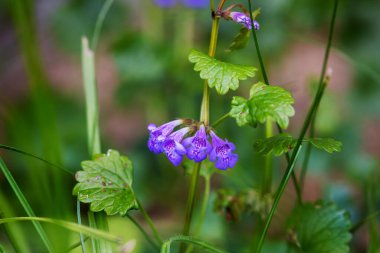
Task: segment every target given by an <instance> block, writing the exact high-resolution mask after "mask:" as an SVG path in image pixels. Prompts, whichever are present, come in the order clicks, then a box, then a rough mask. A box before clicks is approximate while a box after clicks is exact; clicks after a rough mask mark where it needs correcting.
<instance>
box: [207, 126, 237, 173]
mask: <svg viewBox="0 0 380 253" xmlns="http://www.w3.org/2000/svg"><path fill="white" fill-rule="evenodd" d="M210 134H211V141H212V146H213V149H212V151H211V153H210V161H212V162H215V167H216V168H218V169H220V170H226V169H228V168H232V167H234V166H235V164H236V162H237V160H238V155H237V154H233V153H232V151H234V150H235V145H234V144H233V143H231V142H228V141H227V140H225V141H223V140H222V139H220V138H219V137H218V136H217V135H216V134H215V133H214V132H213V131H210Z"/></svg>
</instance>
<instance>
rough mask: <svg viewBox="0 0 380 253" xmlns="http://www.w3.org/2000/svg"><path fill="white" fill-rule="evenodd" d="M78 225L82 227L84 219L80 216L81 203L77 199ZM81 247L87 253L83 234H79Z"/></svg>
mask: <svg viewBox="0 0 380 253" xmlns="http://www.w3.org/2000/svg"><path fill="white" fill-rule="evenodd" d="M77 223H78V224H79V225H82V217H81V214H80V201H79V199H77ZM79 238H80V245H81V246H82V252H83V253H86V244H85V243H84V237H83V234H82V233H79Z"/></svg>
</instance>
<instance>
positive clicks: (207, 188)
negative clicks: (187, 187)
mask: <svg viewBox="0 0 380 253" xmlns="http://www.w3.org/2000/svg"><path fill="white" fill-rule="evenodd" d="M210 181H211V176H208V177H205V192H204V195H203V201H202V206H201V211H200V214H199V219H198V223H197V226H196V228H195V232H194V236H198V235H199V233H200V232H201V228H202V225H203V221H204V219H205V216H206V210H207V204H208V200H209V197H210ZM192 250H193V246H192V245H190V246H189V247H188V248H187V250H186V253H190V252H191V251H192Z"/></svg>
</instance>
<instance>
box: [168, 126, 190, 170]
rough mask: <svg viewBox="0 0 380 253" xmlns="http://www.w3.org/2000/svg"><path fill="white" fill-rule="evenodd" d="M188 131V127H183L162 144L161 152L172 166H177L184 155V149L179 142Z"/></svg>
mask: <svg viewBox="0 0 380 253" xmlns="http://www.w3.org/2000/svg"><path fill="white" fill-rule="evenodd" d="M189 131H190V128H189V127H184V128H182V129H180V130H178V131H176V132H174V133H172V134H171V135H169V136H168V137H167V138H166V139H165V141H164V142H163V144H162V149H163V151H164V152H165V154H166V156H167V157H168V159H169V161H170V162H171V163H172V164H174V166H178V165H179V164H180V163H181V162H182V158H183V156H184V155H185V154H186V149H185V147H184V146H183V145H182V144H181V141H182V139H183V137H184V136H185V135H186V134H187V133H188V132H189Z"/></svg>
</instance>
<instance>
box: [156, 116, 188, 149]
mask: <svg viewBox="0 0 380 253" xmlns="http://www.w3.org/2000/svg"><path fill="white" fill-rule="evenodd" d="M182 123H183V120H182V119H177V120H173V121H170V122H168V123H166V124H163V125H162V126H159V127H157V126H156V125H155V124H149V125H148V130H149V132H150V137H149V140H148V148H149V150H150V151H152V152H154V153H155V154H158V153H161V152H163V149H162V144H163V142H164V140H165V138H166V137H167V136H168V135H169V134H170V133H171V132H173V130H174V128H175V127H176V126H179V125H181V124H182Z"/></svg>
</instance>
